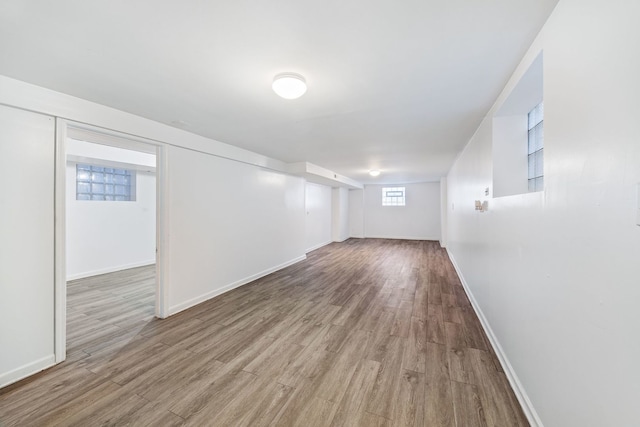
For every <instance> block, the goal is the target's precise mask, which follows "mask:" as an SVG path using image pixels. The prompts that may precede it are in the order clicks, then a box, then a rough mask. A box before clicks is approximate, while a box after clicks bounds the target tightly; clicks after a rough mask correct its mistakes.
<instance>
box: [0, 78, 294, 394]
mask: <svg viewBox="0 0 640 427" xmlns="http://www.w3.org/2000/svg"><path fill="white" fill-rule="evenodd" d="M0 104H4V105H11V106H15V107H18V108H19V109H23V110H29V111H38V112H42V113H46V114H49V115H50V116H57V117H59V118H63V119H68V120H73V121H76V122H79V123H87V124H90V125H93V126H97V127H100V128H102V129H106V130H107V132H109V131H108V130H113V131H117V132H122V133H125V134H127V135H132V136H139V137H142V138H146V139H151V140H154V141H156V142H157V143H158V144H159V145H161V146H162V148H163V151H162V153H163V159H162V165H163V166H162V167H163V168H166V170H165V172H166V174H165V176H164V177H163V184H164V183H165V182H168V183H170V187H169V189H168V199H167V200H165V201H164V202H163V203H165V204H166V205H167V211H168V212H166V215H165V216H163V218H164V217H166V221H167V223H168V230H167V233H168V236H169V238H168V239H167V240H166V241H165V242H164V245H163V247H165V250H166V251H167V252H168V254H167V256H166V258H167V259H166V263H165V264H164V265H163V266H161V269H162V271H161V274H162V275H163V276H164V279H165V280H164V283H165V286H166V289H165V293H166V295H164V294H163V295H162V296H161V297H162V298H163V301H165V300H166V301H167V302H168V305H169V310H168V311H169V313H173V312H176V311H178V310H181V309H184V308H187V307H189V306H191V305H194V304H197V303H198V302H200V301H202V300H203V299H206V298H209V297H212V296H215V295H217V294H218V293H220V292H224V291H225V290H228V289H231V288H233V287H235V286H239V285H240V284H243V283H246V282H247V281H250V280H252V279H254V278H256V277H259V276H261V275H263V274H268V273H269V272H271V271H274V270H277V269H279V268H282V267H283V266H286V265H288V264H289V263H292V262H295V261H298V260H301V259H304V256H305V210H304V203H305V197H304V180H303V179H302V178H299V177H294V176H289V175H285V174H283V173H281V172H278V171H284V170H285V165H284V163H283V162H281V161H278V160H275V159H271V158H268V157H265V156H262V155H259V154H256V153H252V152H249V151H247V150H243V149H240V148H237V147H233V146H230V145H228V144H224V143H221V142H218V141H214V140H211V139H207V138H204V137H200V136H197V135H194V134H191V133H188V132H185V131H183V130H180V129H176V128H172V127H170V126H166V125H163V124H161V123H157V122H153V121H151V120H148V119H144V118H142V117H138V116H134V115H132V114H129V113H125V112H122V111H118V110H115V109H113V108H109V107H105V106H102V105H98V104H95V103H92V102H89V101H86V100H82V99H78V98H74V97H71V96H68V95H65V94H62V93H58V92H54V91H51V90H48V89H44V88H40V87H37V86H34V85H30V84H26V83H23V82H20V81H17V80H14V79H10V78H8V77H5V76H0ZM47 120H51V121H52V123H53V118H52V117H49V118H47ZM0 121H2V122H3V123H18V122H17V121H16V120H15V118H14V117H13V116H12V115H11V114H10V113H7V112H5V111H4V110H3V111H0ZM82 126H84V125H82ZM58 131H59V133H60V132H62V131H63V126H60V127H59V128H58ZM2 135H9V134H8V133H7V132H6V131H5V130H4V128H3V134H2ZM19 144H24V141H23V140H21V139H20V138H19V137H8V139H7V141H4V140H3V142H2V147H7V148H12V147H13V146H16V147H17V146H19ZM47 147H48V149H47ZM54 147H55V144H54V134H53V127H52V128H51V132H50V135H49V136H48V139H47V142H46V147H45V148H44V149H42V150H34V151H30V152H28V153H26V154H25V156H24V158H20V159H17V160H15V162H14V165H15V166H16V167H17V169H18V170H24V171H28V170H29V168H30V167H31V164H32V163H36V164H38V165H40V166H42V165H41V164H40V163H38V162H40V161H41V160H42V159H45V160H44V166H42V167H40V168H39V169H38V170H39V171H44V172H46V173H48V178H46V179H43V180H39V181H37V184H38V185H40V184H42V183H43V182H46V186H45V187H42V188H40V190H42V191H43V193H42V194H40V193H39V194H38V196H39V198H29V199H18V200H16V202H15V203H13V204H12V206H13V210H12V212H15V213H16V214H18V215H19V216H18V217H16V218H17V219H16V222H17V223H16V224H15V225H13V226H14V228H15V230H23V229H26V230H31V231H30V232H29V233H31V232H32V231H34V232H35V231H38V228H37V227H32V224H31V222H30V216H29V215H28V214H29V213H34V214H37V215H38V216H39V217H41V218H42V220H43V221H45V222H48V223H49V224H50V226H51V228H50V229H49V230H50V231H49V232H46V231H45V232H42V233H38V234H37V241H34V242H32V241H31V240H29V239H26V238H25V239H23V242H24V243H25V244H28V245H32V246H33V248H35V249H33V253H32V254H31V255H30V256H31V258H29V261H28V262H29V263H30V264H29V265H37V267H36V268H33V271H34V272H38V274H40V273H42V272H44V273H42V274H47V275H48V277H49V279H50V280H48V281H46V282H37V281H34V282H33V283H34V285H35V286H39V285H44V286H47V289H48V291H45V292H38V293H37V296H34V295H32V294H31V293H30V292H31V290H29V288H28V287H23V288H21V291H20V292H21V293H20V298H22V299H18V300H15V301H14V299H12V298H9V297H7V295H9V291H8V290H7V288H6V287H5V283H6V282H5V281H4V279H3V281H2V287H1V288H0V304H3V303H4V304H5V305H6V304H13V305H12V306H13V307H15V308H17V309H19V310H21V313H23V314H24V315H25V316H29V315H30V311H29V310H27V308H33V309H34V310H37V315H38V319H41V318H42V319H45V320H44V323H43V324H40V325H39V326H40V327H42V328H44V330H45V331H46V333H48V334H49V335H48V337H47V336H45V337H44V338H43V336H41V335H38V334H36V333H32V329H31V328H30V326H29V323H28V322H23V321H15V318H12V319H14V320H10V319H5V318H4V317H3V318H2V319H5V320H6V321H3V322H2V323H3V324H5V325H10V327H11V331H12V332H11V334H12V335H11V336H15V337H16V339H18V340H20V343H21V344H20V345H13V343H12V342H10V343H9V345H5V342H6V341H5V339H6V338H5V334H4V331H2V343H1V344H0V345H1V347H2V348H3V349H5V348H10V349H11V351H10V352H2V356H3V357H4V356H5V354H6V355H7V357H11V358H12V360H14V359H15V360H14V362H15V365H19V366H20V367H21V368H20V369H19V370H18V371H16V370H15V369H13V368H12V367H8V366H4V365H1V364H0V380H1V381H3V383H4V381H5V379H7V380H6V381H7V382H11V381H14V380H15V379H17V378H18V377H20V376H25V375H28V374H31V373H34V372H37V371H38V370H39V369H41V368H42V367H44V366H48V365H49V364H51V363H53V355H51V354H48V355H46V356H44V355H43V356H42V357H41V358H39V359H37V360H35V361H34V359H33V358H32V357H31V353H28V352H27V350H28V349H32V348H41V347H43V346H44V347H45V348H46V349H47V351H48V352H50V351H53V338H54V337H52V334H53V331H54V319H53V316H52V315H51V314H52V313H53V309H54V300H53V277H54V273H55V274H57V273H58V271H59V269H58V270H56V271H55V272H54V268H53V260H54V256H55V254H54V238H53V224H54V208H53V200H52V198H53V190H54V186H53V170H54V166H55V161H54V153H55V151H54ZM12 149H13V148H12ZM9 151H11V150H9ZM4 159H9V157H4V158H3V160H4ZM11 161H13V160H11ZM62 164H64V159H62ZM5 170H6V171H9V170H10V169H9V168H6V169H5ZM3 172H4V171H3ZM3 182H5V183H8V182H10V181H9V180H8V179H6V180H3ZM194 189H197V190H198V191H194ZM203 194H205V195H206V196H207V197H206V198H203V197H202V195H203ZM5 200H8V199H6V198H5ZM36 202H37V203H36ZM34 203H35V204H39V203H43V204H45V205H48V207H47V206H44V207H42V208H37V209H32V205H34ZM3 212H4V210H3ZM29 235H31V234H29ZM5 241H9V240H5V239H4V237H3V239H2V242H5ZM0 247H3V248H4V246H2V245H0ZM42 254H44V255H43V256H44V257H45V258H46V259H48V260H49V261H46V259H45V260H44V261H43V260H41V259H40V258H41V255H42ZM2 259H3V260H7V263H8V264H10V265H15V266H21V262H22V261H21V260H22V258H20V257H19V255H18V254H17V253H16V252H15V248H13V249H12V251H10V252H9V255H7V256H6V257H5V256H4V255H3V257H2ZM195 261H199V262H201V263H200V264H196V262H195ZM47 272H48V273H47ZM3 273H4V271H2V272H0V274H3ZM25 277H26V276H25ZM64 279H65V278H64V277H61V276H59V277H58V279H57V281H56V284H57V287H58V288H62V289H64V288H63V287H62V285H61V284H60V283H61V282H62V281H64ZM20 283H21V282H16V284H17V285H20ZM47 294H48V295H49V297H46V295H47ZM25 298H26V299H25ZM14 302H15V303H14ZM0 308H2V310H0V313H5V314H6V315H7V316H10V315H11V316H12V314H11V313H12V312H11V311H9V310H6V311H5V310H4V306H2V307H0ZM56 308H57V310H58V311H57V312H58V313H63V312H64V305H57V306H56ZM0 315H1V314H0ZM55 339H56V340H58V339H59V336H56V337H55ZM21 349H24V350H25V351H22V350H21ZM56 356H57V355H56ZM7 369H13V370H11V371H10V372H7Z"/></svg>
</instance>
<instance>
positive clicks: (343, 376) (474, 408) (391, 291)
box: [0, 239, 528, 427]
mask: <svg viewBox="0 0 640 427" xmlns="http://www.w3.org/2000/svg"><path fill="white" fill-rule="evenodd" d="M212 262H215V260H212ZM153 274H154V268H153V267H143V268H137V269H132V270H128V271H125V272H118V273H113V274H108V275H103V276H97V277H94V278H90V279H84V280H78V281H74V282H70V283H69V285H68V294H69V316H68V329H69V330H68V336H69V342H68V360H67V361H65V362H64V363H62V364H60V365H57V366H55V367H53V368H51V369H49V370H47V371H45V372H42V373H40V374H38V375H36V376H34V377H31V378H29V379H27V380H24V381H21V382H20V383H17V384H14V385H11V386H9V387H6V388H4V389H2V390H0V425H1V426H13V425H20V426H40V425H64V426H67V425H77V426H94V425H141V426H146V425H148V426H170V425H193V426H266V425H273V426H294V425H300V426H460V427H462V426H464V427H468V426H484V425H487V426H525V425H528V423H527V421H526V419H525V417H524V415H523V413H522V410H521V409H520V407H519V405H518V403H517V401H516V398H515V396H514V395H513V392H512V390H511V389H510V387H509V384H508V382H507V380H506V377H505V375H504V373H503V372H502V369H501V367H500V365H499V363H498V362H497V359H496V358H495V355H494V354H493V353H492V350H491V348H490V346H489V345H488V341H487V339H486V337H485V335H484V333H483V331H482V328H481V326H480V324H479V322H478V319H477V318H476V316H475V313H474V312H473V309H472V308H471V306H470V304H469V301H468V299H467V297H466V295H465V293H464V291H463V288H462V286H461V285H460V282H459V279H458V277H457V276H456V274H455V272H454V270H453V268H452V266H451V264H450V262H449V260H448V258H447V255H446V252H445V251H444V250H442V249H440V247H439V245H438V244H437V243H436V242H424V241H401V240H381V239H380V240H379V239H367V240H359V239H350V240H348V241H346V242H344V243H334V244H330V245H328V246H325V247H323V248H321V249H318V250H316V251H314V252H311V253H310V254H309V255H308V258H307V260H306V261H303V262H300V263H298V264H295V265H293V266H291V267H288V268H286V269H283V270H280V271H278V272H276V273H273V274H271V275H269V276H266V277H264V278H262V279H259V280H257V281H255V282H252V283H250V284H248V285H245V286H243V287H241V288H238V289H235V290H233V291H231V292H228V293H226V294H224V295H221V296H219V297H217V298H214V299H212V300H210V301H207V302H205V303H203V304H200V305H198V306H196V307H193V308H191V309H189V310H186V311H184V312H182V313H179V314H177V315H175V316H172V317H170V318H169V319H166V320H158V319H154V318H153V304H154V289H153V287H154V284H153V283H154V279H153ZM175 285H178V286H179V284H175Z"/></svg>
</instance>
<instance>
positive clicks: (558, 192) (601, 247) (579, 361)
mask: <svg viewBox="0 0 640 427" xmlns="http://www.w3.org/2000/svg"><path fill="white" fill-rule="evenodd" d="M638 16H640V3H638V2H631V1H622V0H613V1H607V2H605V1H586V2H585V1H578V0H561V1H560V2H559V4H558V6H557V8H556V9H555V11H554V12H553V14H552V15H551V17H550V18H549V20H548V22H547V23H546V25H545V26H544V28H543V30H542V32H541V33H540V35H539V37H538V38H537V39H536V41H535V42H534V44H533V46H532V47H531V50H530V51H529V52H528V54H527V55H526V57H525V58H524V60H523V62H522V64H521V65H520V66H519V68H518V69H517V70H516V73H515V74H514V76H513V78H512V80H511V81H510V82H509V83H508V84H507V86H506V88H505V91H504V92H503V94H502V95H501V96H500V98H499V99H498V101H497V103H496V105H495V106H494V108H493V110H492V112H490V113H489V114H488V116H487V119H485V121H484V122H483V124H482V125H481V126H480V128H479V129H478V131H477V132H476V135H475V136H474V137H473V139H472V140H471V141H470V142H469V144H468V146H467V147H466V149H465V150H464V152H463V154H462V155H461V156H460V157H459V159H458V160H457V161H456V163H455V165H454V166H453V168H452V169H451V171H450V173H449V175H448V180H447V184H448V203H447V208H448V242H447V247H448V250H449V253H450V255H451V257H452V258H453V259H454V261H455V263H456V265H457V268H458V270H459V272H460V273H461V276H462V278H463V280H464V282H465V284H466V286H467V287H468V289H469V290H470V292H471V295H472V298H473V299H474V300H475V302H476V304H477V306H478V307H479V308H480V310H481V313H482V316H483V318H484V321H485V322H486V323H487V324H488V326H489V327H490V330H491V333H492V334H493V337H494V339H495V340H496V341H497V343H498V344H499V351H500V352H501V353H502V354H501V355H502V356H503V357H505V358H506V359H505V360H506V362H507V363H506V367H507V369H508V370H509V369H510V370H511V374H512V375H513V376H514V377H515V378H516V379H517V382H515V384H516V386H518V385H519V386H521V389H520V391H521V392H524V394H525V400H526V398H528V399H529V402H530V403H531V407H530V408H529V409H530V415H531V416H532V421H533V422H534V425H535V423H540V424H544V425H545V426H568V427H571V426H581V427H583V426H603V425H611V426H613V425H615V426H632V425H637V422H638V419H640V408H639V407H638V405H637V400H638V396H640V385H639V384H640V382H639V381H638V380H637V379H638V378H640V365H638V360H640V340H638V339H637V336H638V330H640V311H639V310H638V301H640V286H638V284H639V283H640V282H639V277H640V262H638V260H639V255H640V227H638V226H637V225H636V219H635V215H636V213H635V212H636V209H637V204H638V203H639V202H640V201H638V200H637V191H636V186H637V184H638V182H640V142H639V141H640V139H639V136H638V126H637V121H638V117H640V103H638V102H637V99H638V95H640V80H639V79H638V76H639V75H640V55H637V54H634V52H637V40H640V26H638V24H637V18H638ZM541 51H543V54H544V103H545V130H544V132H545V190H544V191H543V192H538V193H530V194H521V195H514V196H506V197H496V198H491V197H485V196H484V189H485V187H491V186H492V123H491V122H492V119H491V117H492V116H493V113H494V112H495V111H497V110H498V109H499V108H500V106H501V103H502V102H503V101H504V100H505V99H506V98H507V97H508V95H509V94H510V91H511V90H512V88H513V87H514V86H515V85H516V83H517V81H518V79H519V77H520V76H522V75H523V74H524V72H525V71H526V70H527V69H528V67H529V64H531V63H532V61H533V60H534V59H535V58H536V56H537V55H538V54H539V53H540V52H541ZM477 199H482V200H487V199H488V202H489V210H488V211H487V212H477V211H475V210H474V205H473V203H474V200H477ZM536 414H537V415H536Z"/></svg>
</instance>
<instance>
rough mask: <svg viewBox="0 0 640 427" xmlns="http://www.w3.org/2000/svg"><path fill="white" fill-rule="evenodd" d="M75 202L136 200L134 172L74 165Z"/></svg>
mask: <svg viewBox="0 0 640 427" xmlns="http://www.w3.org/2000/svg"><path fill="white" fill-rule="evenodd" d="M76 200H107V201H116V202H128V201H135V200H136V172H135V171H133V170H129V169H116V168H105V167H102V166H96V165H85V164H78V165H76Z"/></svg>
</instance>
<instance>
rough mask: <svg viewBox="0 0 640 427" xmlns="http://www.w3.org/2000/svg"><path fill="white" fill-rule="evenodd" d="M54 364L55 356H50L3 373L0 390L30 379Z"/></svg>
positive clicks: (0, 379) (0, 378) (0, 377)
mask: <svg viewBox="0 0 640 427" xmlns="http://www.w3.org/2000/svg"><path fill="white" fill-rule="evenodd" d="M55 364H56V355H55V354H50V355H48V356H45V357H43V358H42V359H38V360H35V361H33V362H31V363H27V364H26V365H22V366H20V367H19V368H16V369H14V370H13V371H9V372H5V373H4V374H2V375H0V388H2V387H6V386H8V385H9V384H13V383H15V382H18V381H20V380H22V379H24V378H27V377H30V376H31V375H34V374H37V373H38V372H40V371H42V370H44V369H47V368H50V367H52V366H53V365H55Z"/></svg>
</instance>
